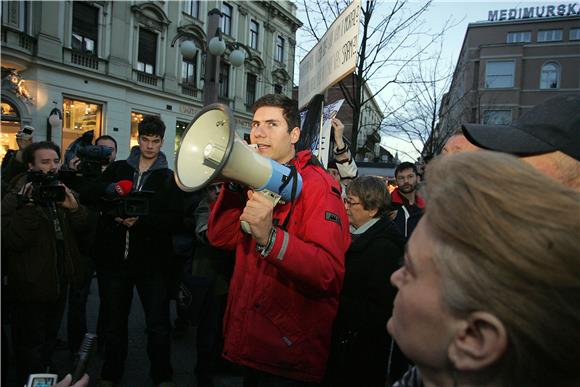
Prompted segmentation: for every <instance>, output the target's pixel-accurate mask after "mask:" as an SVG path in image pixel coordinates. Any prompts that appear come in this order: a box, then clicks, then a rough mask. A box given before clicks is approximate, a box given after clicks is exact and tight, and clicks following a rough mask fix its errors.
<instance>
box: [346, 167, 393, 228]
mask: <svg viewBox="0 0 580 387" xmlns="http://www.w3.org/2000/svg"><path fill="white" fill-rule="evenodd" d="M346 192H347V193H349V194H351V195H355V196H357V197H358V198H359V200H360V203H361V205H362V206H363V208H364V209H365V210H374V209H376V210H377V213H376V215H375V218H379V217H380V216H381V215H382V214H384V213H385V212H387V211H389V210H390V209H391V194H390V193H389V190H388V189H387V185H386V184H385V182H384V181H383V180H382V179H381V178H378V177H376V176H359V177H357V178H356V179H354V180H353V181H352V182H351V183H350V184H349V185H348V188H347V189H346Z"/></svg>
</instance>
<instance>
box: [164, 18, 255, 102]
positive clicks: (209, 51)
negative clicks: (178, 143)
mask: <svg viewBox="0 0 580 387" xmlns="http://www.w3.org/2000/svg"><path fill="white" fill-rule="evenodd" d="M221 16H222V13H221V11H220V10H219V9H217V8H214V9H212V10H210V11H209V12H208V19H207V32H208V33H207V36H208V40H209V41H208V43H207V45H206V44H203V46H202V47H200V43H199V40H198V39H195V38H193V37H192V36H191V34H189V33H187V32H180V33H179V34H178V35H177V36H176V37H175V38H174V39H173V41H172V43H171V46H172V47H173V46H174V44H175V42H176V41H177V39H179V38H183V37H186V38H193V39H194V40H191V39H185V40H182V41H181V43H180V45H179V50H180V52H181V55H183V57H184V58H193V57H194V56H195V53H196V50H197V49H198V48H199V49H202V50H205V52H206V55H205V74H204V85H203V89H204V90H203V105H204V106H207V105H209V104H212V103H215V102H217V101H218V94H219V78H220V65H221V59H222V55H223V54H225V52H226V49H227V48H228V47H229V48H230V49H231V50H232V51H231V52H230V55H229V61H230V63H231V65H232V66H234V67H240V66H242V65H243V64H244V61H245V60H246V57H251V56H252V53H251V51H250V50H249V49H248V47H246V46H245V45H244V44H242V43H238V42H233V43H227V42H226V41H225V39H224V37H223V35H222V30H221V28H220V20H221ZM210 37H211V38H210Z"/></svg>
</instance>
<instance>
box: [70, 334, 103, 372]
mask: <svg viewBox="0 0 580 387" xmlns="http://www.w3.org/2000/svg"><path fill="white" fill-rule="evenodd" d="M96 341H97V335H94V334H91V333H86V334H85V338H84V339H83V343H82V344H81V348H80V349H79V352H78V363H77V366H76V368H75V372H74V373H73V377H72V384H75V383H76V382H78V381H79V379H80V378H82V377H83V375H84V374H85V372H86V370H87V366H88V364H89V361H90V360H91V355H92V354H93V350H94V348H95V343H96Z"/></svg>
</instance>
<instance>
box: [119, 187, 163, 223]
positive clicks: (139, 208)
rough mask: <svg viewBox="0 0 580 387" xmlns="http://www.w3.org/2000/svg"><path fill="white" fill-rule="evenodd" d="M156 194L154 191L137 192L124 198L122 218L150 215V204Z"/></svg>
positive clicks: (122, 201)
mask: <svg viewBox="0 0 580 387" xmlns="http://www.w3.org/2000/svg"><path fill="white" fill-rule="evenodd" d="M154 194H155V192H153V191H137V192H131V193H130V194H129V195H127V196H125V197H124V198H122V199H121V203H122V210H121V211H122V214H121V215H122V216H121V217H122V218H130V217H134V216H147V215H149V203H150V199H151V197H152V196H153V195H154Z"/></svg>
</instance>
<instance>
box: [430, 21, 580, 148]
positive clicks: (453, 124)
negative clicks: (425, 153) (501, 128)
mask: <svg viewBox="0 0 580 387" xmlns="http://www.w3.org/2000/svg"><path fill="white" fill-rule="evenodd" d="M578 69H580V16H567V17H552V18H538V19H526V20H511V21H502V22H478V23H471V24H469V26H468V29H467V32H466V36H465V40H464V42H463V47H462V50H461V54H460V57H459V60H458V62H457V65H456V68H455V71H454V74H453V80H452V83H451V87H450V89H449V91H448V93H447V94H446V95H445V96H444V98H443V100H442V104H441V110H440V112H439V116H440V117H439V123H440V125H439V129H438V132H437V133H436V135H437V136H438V138H437V139H435V140H434V141H436V142H437V143H438V144H441V145H442V144H443V143H444V142H445V141H446V139H447V137H448V136H449V135H450V134H451V133H452V132H453V130H454V129H456V128H458V127H459V126H460V125H461V124H462V123H467V122H475V123H492V124H499V125H502V124H509V123H511V122H513V121H515V120H516V119H517V118H518V117H519V116H520V115H521V114H523V113H524V112H525V111H527V110H529V109H530V108H532V107H533V106H535V105H537V104H538V103H541V102H542V101H544V100H546V99H547V98H550V97H552V96H555V95H556V94H557V93H579V92H580V71H578ZM441 147H442V146H441ZM441 147H440V148H441Z"/></svg>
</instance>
